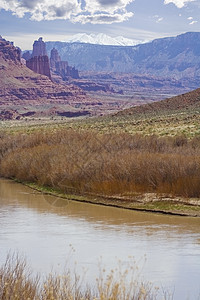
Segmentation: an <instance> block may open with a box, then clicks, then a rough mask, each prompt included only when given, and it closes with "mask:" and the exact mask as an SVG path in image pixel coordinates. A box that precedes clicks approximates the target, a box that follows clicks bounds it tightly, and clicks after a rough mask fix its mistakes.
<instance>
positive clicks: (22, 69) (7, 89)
mask: <svg viewBox="0 0 200 300" xmlns="http://www.w3.org/2000/svg"><path fill="white" fill-rule="evenodd" d="M46 57H47V56H38V57H37V56H36V58H35V57H33V58H31V61H32V63H33V65H35V68H39V66H40V65H39V66H38V65H37V60H39V61H40V63H41V64H44V66H45V59H46ZM47 58H48V57H47ZM37 71H38V72H39V71H40V70H39V69H37ZM85 98H86V97H85V92H83V91H82V90H81V89H80V88H78V87H75V86H73V85H72V84H71V85H67V86H64V85H59V84H55V83H53V82H52V81H51V80H49V78H48V77H46V76H43V75H40V74H37V73H34V72H32V71H31V70H30V69H29V68H27V67H26V66H24V65H23V64H22V63H21V60H20V49H18V48H16V47H14V46H13V45H12V44H11V43H10V42H8V41H6V40H3V39H0V105H10V104H18V103H19V102H20V103H21V101H27V100H28V101H30V102H31V101H33V100H34V101H41V99H42V101H45V99H46V101H51V102H52V101H55V102H58V101H60V102H62V103H69V102H71V101H72V102H73V101H79V100H80V102H81V101H83V102H84V100H83V99H85Z"/></svg>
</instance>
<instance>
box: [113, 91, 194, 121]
mask: <svg viewBox="0 0 200 300" xmlns="http://www.w3.org/2000/svg"><path fill="white" fill-rule="evenodd" d="M185 110H188V111H192V110H197V111H199V110H200V88H199V89H196V90H194V91H191V92H188V93H185V94H182V95H179V96H175V97H172V98H169V99H165V100H162V101H158V102H154V103H150V104H145V105H141V106H136V107H132V108H130V109H125V110H123V111H120V112H118V113H117V114H116V115H118V116H126V115H140V114H141V115H142V114H151V113H153V114H157V115H158V116H159V115H163V114H166V113H168V114H172V113H174V112H176V113H177V114H179V113H182V112H183V111H185Z"/></svg>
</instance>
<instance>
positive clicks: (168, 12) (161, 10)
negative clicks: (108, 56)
mask: <svg viewBox="0 0 200 300" xmlns="http://www.w3.org/2000/svg"><path fill="white" fill-rule="evenodd" d="M0 28H1V30H0V34H1V35H2V36H3V37H5V38H6V39H8V40H10V41H11V40H12V41H14V42H15V45H17V46H19V47H21V48H22V49H31V48H32V43H33V40H35V39H38V37H40V36H42V37H43V38H44V40H45V41H49V40H54V41H55V40H60V41H65V40H66V39H67V38H69V37H70V36H71V35H74V34H77V33H95V34H96V33H105V34H108V35H110V36H112V37H115V36H119V35H122V36H124V37H126V38H131V39H139V40H152V39H155V38H160V37H166V36H175V35H177V34H180V33H184V32H187V31H200V0H0Z"/></svg>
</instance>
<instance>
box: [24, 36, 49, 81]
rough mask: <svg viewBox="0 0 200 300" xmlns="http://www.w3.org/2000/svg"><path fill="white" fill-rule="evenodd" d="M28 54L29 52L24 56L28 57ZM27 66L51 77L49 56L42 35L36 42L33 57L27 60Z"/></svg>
mask: <svg viewBox="0 0 200 300" xmlns="http://www.w3.org/2000/svg"><path fill="white" fill-rule="evenodd" d="M27 56H28V54H27V55H26V56H25V57H24V58H25V59H26V57H27ZM26 66H27V67H28V68H29V69H31V70H32V71H34V72H36V73H38V74H41V75H45V76H47V77H49V79H51V72H50V63H49V57H48V55H47V51H46V46H45V42H43V40H42V38H41V37H40V38H39V39H38V41H35V42H34V44H33V52H32V57H31V58H30V59H28V60H26Z"/></svg>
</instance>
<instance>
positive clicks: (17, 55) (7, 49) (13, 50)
mask: <svg viewBox="0 0 200 300" xmlns="http://www.w3.org/2000/svg"><path fill="white" fill-rule="evenodd" d="M0 58H1V59H3V60H5V61H13V62H15V63H16V64H20V62H21V50H20V49H19V48H17V47H14V46H13V44H12V43H11V42H9V41H6V40H5V39H3V38H2V37H1V36H0Z"/></svg>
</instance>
